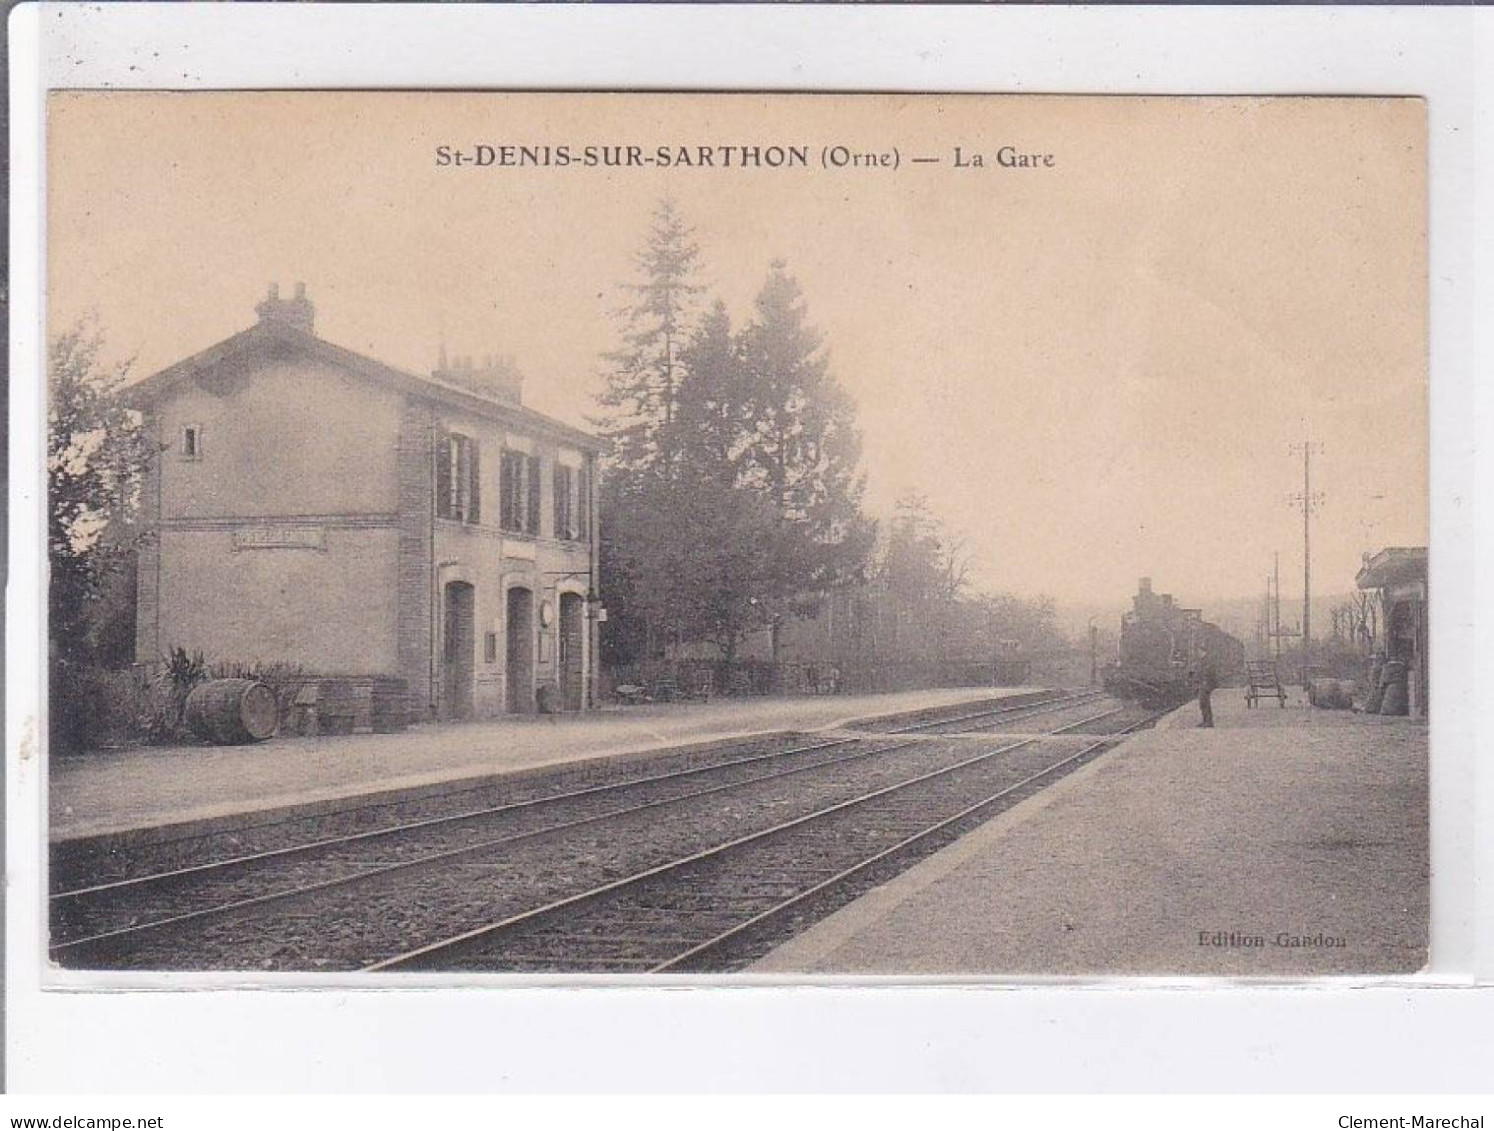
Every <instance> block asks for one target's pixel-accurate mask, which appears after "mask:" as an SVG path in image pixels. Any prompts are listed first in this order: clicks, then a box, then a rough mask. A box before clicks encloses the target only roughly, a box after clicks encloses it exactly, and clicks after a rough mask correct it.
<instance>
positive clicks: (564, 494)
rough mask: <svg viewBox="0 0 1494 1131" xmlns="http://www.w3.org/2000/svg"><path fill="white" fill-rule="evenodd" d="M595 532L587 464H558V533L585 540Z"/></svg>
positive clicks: (556, 475) (556, 510) (556, 513)
mask: <svg viewBox="0 0 1494 1131" xmlns="http://www.w3.org/2000/svg"><path fill="white" fill-rule="evenodd" d="M590 536H591V496H590V487H589V484H588V482H587V476H586V468H585V467H566V466H564V465H563V464H556V465H555V537H557V538H563V539H566V540H568V541H571V542H585V541H587V540H588V539H589V538H590Z"/></svg>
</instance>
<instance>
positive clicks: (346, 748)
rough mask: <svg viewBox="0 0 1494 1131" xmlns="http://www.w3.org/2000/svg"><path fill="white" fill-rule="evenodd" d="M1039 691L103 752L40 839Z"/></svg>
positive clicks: (765, 704)
mask: <svg viewBox="0 0 1494 1131" xmlns="http://www.w3.org/2000/svg"><path fill="white" fill-rule="evenodd" d="M1034 690H1036V689H1035V688H1030V687H1028V688H1023V687H1010V688H991V687H972V688H950V689H938V690H929V691H904V692H891V693H887V694H879V695H823V696H803V697H793V698H777V697H774V698H762V699H757V698H754V699H721V700H716V701H714V702H710V703H667V704H649V705H644V706H637V707H619V708H605V709H602V710H599V711H593V712H588V713H586V714H582V715H522V716H508V717H505V718H502V719H494V720H482V721H473V722H463V723H448V724H435V723H430V724H422V725H420V726H416V727H412V728H410V729H409V730H407V731H403V732H400V733H398V734H359V735H344V736H336V737H332V736H328V737H320V738H300V737H297V738H280V739H272V740H271V741H269V742H265V743H261V744H258V745H254V746H180V747H144V748H139V749H133V750H108V751H99V752H96V753H92V754H89V755H86V756H83V757H77V758H65V759H54V760H53V761H52V764H51V766H50V770H49V773H50V784H49V797H48V811H49V828H48V838H49V840H50V841H51V842H53V843H56V842H59V841H65V840H74V839H78V838H82V837H96V836H108V835H121V834H128V833H131V832H134V831H139V830H150V829H154V828H156V827H158V826H161V825H166V824H171V825H191V824H200V825H201V826H202V827H203V828H204V830H206V828H208V827H214V826H215V825H216V826H226V825H228V824H231V823H232V819H233V818H235V817H237V816H240V815H244V814H252V813H265V812H270V811H274V810H281V809H287V808H293V807H298V806H305V805H314V804H319V803H331V802H335V801H337V800H339V799H342V798H348V797H358V796H362V795H365V794H370V793H384V792H392V791H399V790H405V789H411V790H415V789H422V788H426V787H431V786H438V785H441V784H443V783H451V782H458V781H463V780H467V779H474V778H482V777H489V776H493V775H497V774H506V773H518V772H524V771H529V770H536V769H540V768H543V767H547V766H557V765H561V764H564V763H570V762H581V761H587V760H591V759H596V758H607V757H623V756H627V755H632V754H640V753H644V752H646V751H651V750H658V749H661V748H664V747H671V746H683V745H695V744H699V743H707V742H716V741H722V740H727V739H733V738H741V737H747V736H751V735H754V734H770V733H773V732H777V731H813V730H825V729H833V728H835V727H837V726H841V725H844V724H845V723H846V722H849V721H851V720H855V719H861V718H866V717H868V716H875V715H884V714H896V713H899V712H903V711H917V710H922V709H924V708H927V707H937V706H942V705H945V704H949V703H962V702H968V701H971V700H989V699H993V698H998V697H1002V696H1006V695H1019V694H1024V693H1027V692H1031V691H1034Z"/></svg>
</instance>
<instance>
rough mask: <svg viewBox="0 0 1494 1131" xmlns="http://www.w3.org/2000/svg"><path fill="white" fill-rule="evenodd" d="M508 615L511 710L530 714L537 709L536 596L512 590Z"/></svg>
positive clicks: (509, 699) (508, 664)
mask: <svg viewBox="0 0 1494 1131" xmlns="http://www.w3.org/2000/svg"><path fill="white" fill-rule="evenodd" d="M507 613H508V616H507V618H506V622H505V623H506V625H507V638H508V640H507V645H508V646H507V650H506V651H505V653H504V663H505V670H506V671H507V673H508V699H507V703H508V710H509V713H510V714H515V715H527V714H530V713H531V712H533V710H534V594H533V593H532V592H531V591H530V590H528V589H523V588H518V587H516V588H513V589H510V590H509V591H508V609H507Z"/></svg>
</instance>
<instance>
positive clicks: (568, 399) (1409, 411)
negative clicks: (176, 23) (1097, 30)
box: [47, 93, 1427, 605]
mask: <svg viewBox="0 0 1494 1131" xmlns="http://www.w3.org/2000/svg"><path fill="white" fill-rule="evenodd" d="M49 129H50V141H49V145H50V151H49V152H50V161H49V167H48V174H47V175H48V179H49V183H48V207H49V228H48V230H49V271H50V279H49V296H50V303H51V309H50V314H49V317H50V323H51V326H52V329H53V330H54V331H55V330H56V329H58V328H60V327H62V326H65V325H67V324H68V323H69V322H70V321H71V320H72V319H74V318H75V317H77V316H78V315H79V314H81V313H82V312H84V311H86V310H90V309H95V310H97V311H98V313H99V316H100V318H101V320H102V323H103V325H104V328H105V330H106V333H107V335H108V339H109V346H110V350H111V352H112V353H113V354H115V355H118V356H124V355H134V356H135V358H136V362H137V367H138V372H139V373H140V374H141V375H144V374H147V373H149V372H153V371H155V370H156V369H159V368H161V367H162V366H165V365H168V364H170V363H171V362H173V361H176V360H178V359H180V358H181V357H184V356H186V355H187V354H190V353H192V352H195V351H196V350H199V349H202V348H204V347H205V346H208V345H211V344H212V343H214V342H215V341H218V340H220V339H221V338H224V337H226V336H228V335H229V334H232V333H234V332H236V331H238V330H241V329H243V328H245V327H246V326H248V325H250V324H251V323H252V322H253V320H254V317H255V316H254V305H255V303H256V302H258V301H259V300H260V299H261V298H262V297H263V295H264V292H265V289H266V287H267V284H268V283H269V282H270V281H271V280H277V281H278V282H279V283H280V285H281V289H282V292H288V291H289V290H290V288H291V287H292V286H293V284H294V283H296V282H298V281H301V282H305V283H306V285H307V289H308V293H309V295H310V297H311V299H312V301H313V302H314V303H315V304H316V308H317V316H316V317H317V321H316V326H317V332H318V334H320V335H321V336H322V337H324V338H327V339H328V340H330V341H333V342H336V343H338V344H340V345H344V346H347V347H349V348H352V349H355V350H359V351H360V352H364V353H367V354H369V355H371V356H373V357H376V358H378V359H380V360H382V361H386V362H388V363H390V364H393V365H397V366H400V367H402V368H406V369H411V370H416V371H425V370H428V369H429V368H430V367H431V366H432V364H433V363H434V360H435V356H436V351H437V348H438V346H439V344H440V342H441V340H442V338H443V337H444V340H445V342H446V344H447V348H448V350H449V351H450V352H451V353H453V354H473V355H477V356H479V357H481V356H482V355H483V354H487V353H493V354H508V355H512V357H513V358H514V360H515V361H516V363H517V364H518V366H519V367H520V369H521V370H522V371H523V372H524V374H525V377H526V385H525V400H526V403H528V404H529V405H531V406H532V407H534V408H537V409H539V410H540V411H544V412H548V413H551V414H553V415H556V416H558V417H560V418H562V419H565V420H568V421H570V422H573V423H578V424H580V423H584V417H585V415H586V413H587V412H588V411H590V410H591V406H592V396H593V394H594V393H595V391H596V389H597V388H599V387H600V377H599V373H600V366H599V363H598V355H599V354H600V353H601V352H602V351H603V350H605V349H608V348H610V347H611V346H613V345H614V344H615V342H616V322H615V321H614V320H613V319H612V318H611V317H610V312H611V311H612V310H614V309H615V308H616V307H617V305H618V304H619V302H620V300H621V297H622V296H621V295H620V292H619V290H618V284H619V283H621V282H623V281H625V280H627V279H629V278H631V277H632V256H633V254H634V253H635V252H636V250H637V249H638V248H639V246H640V245H641V243H642V240H643V238H644V234H645V232H646V229H647V226H648V222H649V215H650V212H651V210H652V208H653V206H654V204H655V203H656V202H657V201H658V199H659V198H660V197H662V196H664V195H670V196H673V197H674V198H675V200H676V201H677V203H678V206H679V208H680V211H681V213H682V214H683V215H684V217H685V218H686V220H687V221H688V222H690V223H691V224H692V225H693V226H694V227H695V229H696V234H697V238H698V241H699V243H700V246H701V251H702V258H703V262H704V268H705V269H704V273H703V281H704V282H706V283H707V284H708V286H709V287H710V288H711V291H712V293H713V294H715V295H719V296H720V297H722V298H723V299H725V301H726V302H727V304H728V306H729V307H730V309H731V310H732V313H733V316H734V317H735V318H736V319H737V320H738V322H739V323H740V322H741V321H743V320H745V319H746V318H747V317H748V315H749V313H750V305H751V300H752V296H753V295H754V293H755V292H756V290H757V289H758V287H759V286H760V285H761V283H762V280H763V277H764V275H765V273H766V271H767V267H768V264H769V262H770V261H771V260H773V259H774V258H779V257H781V258H783V259H785V260H787V261H788V264H789V268H790V270H791V272H792V273H793V274H794V275H795V276H796V277H797V278H798V280H799V282H800V284H801V286H802V287H803V290H804V292H805V296H806V298H807V301H808V305H809V310H810V314H811V317H812V319H813V321H814V322H815V323H816V324H817V325H818V326H819V327H820V329H821V330H822V331H823V332H824V335H825V339H826V343H827V345H828V347H829V351H830V355H831V362H832V369H833V372H834V373H835V375H836V376H837V377H838V379H839V380H840V381H841V383H842V384H843V385H844V386H845V388H846V389H847V390H848V391H849V392H850V394H851V396H852V397H853V398H854V400H855V401H856V403H857V405H858V406H859V421H860V425H861V428H862V431H863V434H864V440H865V461H866V469H867V472H868V482H869V489H868V504H869V508H870V509H871V510H873V511H874V512H875V513H878V514H880V515H883V516H885V514H886V513H888V512H889V511H890V507H891V503H892V500H893V499H894V498H895V497H896V496H897V495H898V494H899V493H900V492H901V491H903V490H905V489H907V488H918V489H919V490H922V491H923V492H924V493H925V494H927V495H928V496H929V498H930V500H931V501H932V503H933V505H934V507H935V508H936V510H937V511H938V512H939V513H940V514H941V515H942V516H943V517H944V518H945V519H946V521H947V522H948V523H949V524H950V525H951V526H952V527H954V528H956V529H958V530H960V531H961V532H963V533H964V535H965V536H966V539H967V543H968V547H969V550H970V552H971V553H972V555H973V556H974V558H975V563H976V569H975V576H976V580H977V581H978V582H979V583H981V584H983V585H985V586H988V587H991V588H996V589H1006V590H1011V591H1015V592H1018V593H1025V594H1036V593H1046V594H1049V595H1051V596H1054V597H1055V598H1057V599H1059V600H1060V601H1063V602H1098V603H1103V604H1117V605H1118V604H1123V603H1124V602H1125V601H1126V599H1127V597H1128V596H1129V594H1130V593H1131V592H1132V591H1133V590H1134V588H1135V581H1136V578H1137V577H1138V576H1140V575H1143V574H1149V575H1151V576H1153V577H1154V578H1155V580H1156V585H1157V588H1158V589H1159V590H1163V591H1169V592H1173V593H1175V594H1177V595H1178V596H1179V598H1180V599H1182V600H1184V601H1186V602H1188V603H1193V604H1198V603H1206V602H1207V600H1208V598H1210V597H1214V596H1221V597H1222V596H1247V595H1252V594H1257V593H1259V592H1261V589H1262V583H1263V579H1264V577H1265V575H1266V574H1267V573H1268V572H1269V571H1270V568H1271V555H1272V551H1273V550H1280V551H1281V555H1282V574H1283V597H1284V599H1285V600H1288V601H1289V600H1291V599H1292V597H1293V593H1294V591H1295V592H1296V593H1297V594H1299V595H1300V575H1301V537H1302V536H1301V517H1300V512H1297V511H1294V510H1292V509H1291V508H1290V506H1289V505H1288V502H1287V495H1288V494H1289V493H1290V492H1294V491H1300V490H1301V460H1300V457H1298V456H1294V455H1293V454H1292V453H1291V452H1290V451H1289V445H1290V444H1292V443H1293V442H1294V441H1298V440H1300V439H1301V438H1302V437H1303V436H1305V435H1306V436H1310V437H1311V438H1312V439H1314V440H1316V441H1318V442H1320V443H1321V445H1322V449H1323V450H1322V452H1321V454H1320V455H1318V456H1316V457H1315V461H1314V483H1313V487H1314V490H1321V491H1322V492H1323V493H1324V495H1325V501H1324V505H1323V507H1322V510H1321V511H1320V513H1319V514H1318V516H1317V518H1316V520H1315V525H1314V531H1313V573H1314V579H1315V581H1314V586H1315V589H1316V588H1319V587H1321V590H1322V591H1330V590H1331V591H1345V590H1348V589H1350V588H1352V586H1353V575H1354V572H1355V570H1356V569H1357V568H1358V565H1359V562H1360V556H1361V554H1362V553H1363V552H1364V551H1366V550H1375V549H1378V548H1380V547H1382V546H1385V545H1424V544H1426V541H1427V488H1426V463H1427V403H1426V401H1427V385H1426V340H1425V338H1426V323H1425V307H1426V253H1425V115H1424V107H1423V105H1422V104H1421V103H1420V102H1418V101H1415V100H1405V99H1399V100H1398V99H1385V100H1380V99H1275V100H1270V99H1265V100H1263V99H1161V98H1157V99H1142V98H1128V99H1122V98H1116V99H1098V98H1089V99H1067V98H1021V97H1007V98H983V97H971V96H959V97H946V98H936V97H929V96H910V97H895V96H893V97H889V96H875V97H865V96H846V97H841V96H830V95H814V96H798V97H784V96H710V97H705V96H698V95H690V96H679V95H672V96H671V95H662V96H659V95H654V96H638V95H626V96H625V95H560V96H555V95H484V94H476V95H474V94H440V95H429V94H387V93H360V94H345V93H338V94H329V93H318V94H293V95H287V94H221V93H213V94H119V93H90V94H82V95H59V96H55V97H54V99H53V102H52V105H51V108H50V120H49ZM479 143H487V144H490V145H493V146H498V145H502V144H525V145H531V146H540V145H546V144H548V145H551V146H558V145H562V144H564V145H569V146H570V147H571V149H572V151H573V153H576V154H579V153H580V151H581V150H582V149H583V147H585V146H586V145H593V144H595V145H628V144H635V145H639V146H641V147H642V148H643V150H644V151H646V152H650V153H652V152H653V151H654V150H655V149H656V148H657V147H659V146H670V147H677V146H680V145H688V146H689V147H691V149H692V151H693V150H694V149H695V147H697V146H701V145H711V146H724V145H754V144H755V145H761V146H768V145H773V144H778V145H783V146H790V145H795V146H803V147H805V150H806V152H807V153H808V156H809V166H808V167H807V168H780V169H766V168H765V169H756V170H752V169H741V168H731V169H721V168H716V169H701V168H691V169H681V168H671V169H664V168H659V167H648V168H631V169H603V168H595V169H591V168H582V167H578V166H573V167H571V168H566V169H560V168H555V167H551V168H495V167H490V168H470V167H463V168H453V167H444V168H443V167H438V165H437V160H436V150H437V147H438V146H441V145H448V146H451V147H452V148H453V149H456V148H463V149H465V150H467V151H471V150H472V148H473V147H474V146H476V145H477V144H479ZM833 145H841V146H844V147H846V151H847V152H850V153H877V154H883V153H891V152H892V151H893V150H894V149H895V150H896V152H897V154H898V160H899V167H898V168H897V169H895V170H894V169H884V168H871V169H865V168H858V169H850V168H847V169H835V170H827V169H825V168H822V167H821V156H822V153H823V151H824V149H825V147H827V146H833ZM1004 145H1012V146H1015V147H1016V148H1017V149H1019V150H1021V151H1023V152H1033V153H1048V154H1052V155H1053V162H1054V163H1053V165H1052V166H1051V167H1041V166H1040V167H1038V168H1035V169H1002V168H1000V167H997V166H996V163H995V156H996V152H997V150H998V149H999V148H1000V147H1001V146H1004ZM956 146H960V147H961V148H962V150H963V151H964V153H965V154H967V155H970V154H975V153H979V154H981V155H982V156H983V158H984V160H985V162H986V165H985V167H984V168H978V169H977V168H965V169H956V168H954V167H953V166H952V158H953V155H954V148H955V147H956ZM915 156H928V157H939V158H941V159H942V160H941V162H940V163H939V164H914V163H913V162H912V161H911V158H912V157H915ZM718 160H719V158H718Z"/></svg>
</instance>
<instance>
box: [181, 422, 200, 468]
mask: <svg viewBox="0 0 1494 1131" xmlns="http://www.w3.org/2000/svg"><path fill="white" fill-rule="evenodd" d="M201 458H202V425H200V424H188V425H186V426H184V427H183V428H182V459H201Z"/></svg>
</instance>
